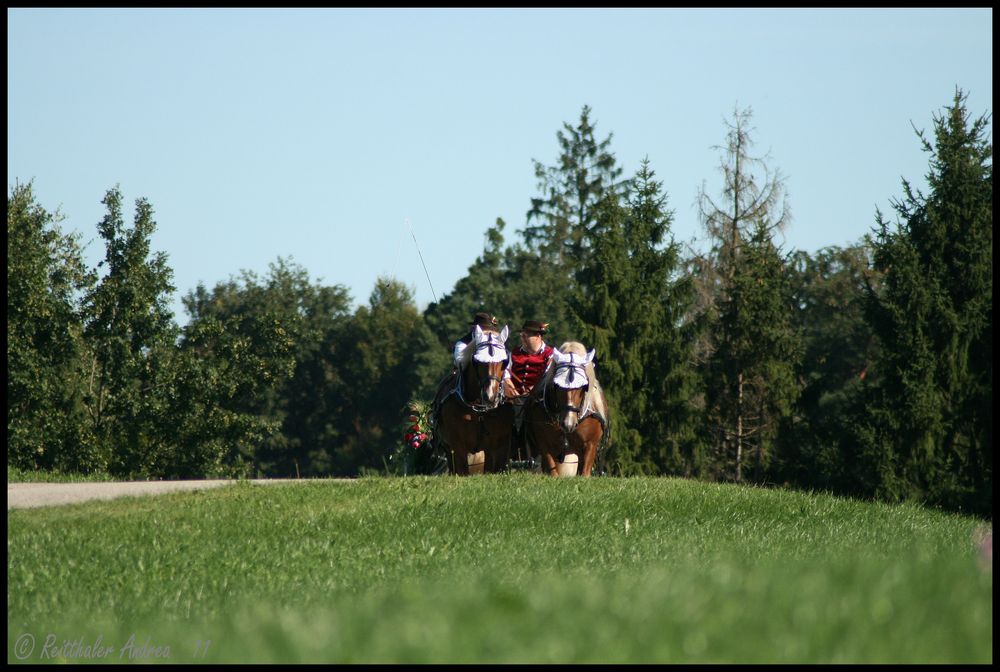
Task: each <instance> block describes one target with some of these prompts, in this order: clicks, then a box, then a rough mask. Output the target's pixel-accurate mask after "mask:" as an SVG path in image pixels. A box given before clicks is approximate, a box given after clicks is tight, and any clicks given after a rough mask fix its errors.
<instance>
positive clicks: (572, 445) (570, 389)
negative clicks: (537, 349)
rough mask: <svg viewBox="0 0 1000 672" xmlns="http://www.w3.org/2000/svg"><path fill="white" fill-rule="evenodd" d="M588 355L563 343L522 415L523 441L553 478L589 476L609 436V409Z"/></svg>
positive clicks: (574, 345) (579, 346) (573, 343)
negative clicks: (523, 422)
mask: <svg viewBox="0 0 1000 672" xmlns="http://www.w3.org/2000/svg"><path fill="white" fill-rule="evenodd" d="M593 360H594V351H593V350H591V351H590V352H589V353H588V352H587V350H586V348H584V347H583V345H582V344H581V343H577V342H576V341H569V342H567V343H563V344H562V345H561V346H559V349H558V350H556V351H555V352H554V353H553V354H552V362H551V363H550V364H549V368H548V369H547V370H546V371H545V374H544V375H543V376H542V379H541V380H540V381H539V383H538V386H537V387H536V388H535V389H534V390H533V392H532V397H533V400H532V403H530V405H529V406H528V408H527V409H526V411H525V423H526V430H527V431H526V434H527V438H528V441H529V442H530V444H531V445H532V446H533V449H534V451H537V452H538V453H539V454H540V455H541V458H542V471H547V472H548V473H549V474H551V475H553V476H576V475H577V473H580V474H581V475H583V476H584V477H588V476H590V472H591V471H592V470H593V468H594V462H595V461H596V458H597V453H598V450H599V449H602V448H603V447H604V445H605V444H606V443H607V438H608V437H609V435H610V434H609V431H608V422H609V419H610V418H609V411H608V404H607V400H606V399H605V398H604V391H603V390H602V389H601V385H600V383H598V382H597V377H596V376H595V375H594V364H593Z"/></svg>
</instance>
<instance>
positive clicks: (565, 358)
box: [542, 341, 608, 420]
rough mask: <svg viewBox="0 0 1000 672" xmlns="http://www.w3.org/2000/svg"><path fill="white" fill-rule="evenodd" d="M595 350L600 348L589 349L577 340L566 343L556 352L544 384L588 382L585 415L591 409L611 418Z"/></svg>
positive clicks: (563, 385) (564, 385) (569, 387)
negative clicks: (596, 363)
mask: <svg viewBox="0 0 1000 672" xmlns="http://www.w3.org/2000/svg"><path fill="white" fill-rule="evenodd" d="M595 353H596V350H591V351H590V352H587V348H585V347H584V345H583V343H578V342H577V341H567V342H566V343H563V344H562V345H560V346H559V349H558V350H555V351H554V352H553V353H552V363H551V364H549V367H548V369H547V370H546V371H545V377H544V378H543V380H542V385H543V386H547V385H548V384H549V383H552V384H554V385H557V386H558V387H561V388H563V389H564V390H572V389H577V388H580V387H584V386H587V392H586V394H585V395H584V399H583V404H582V407H583V409H584V411H583V413H581V417H583V416H584V415H586V413H587V410H588V409H589V410H592V411H593V412H594V413H596V414H598V415H600V416H601V417H602V418H604V419H605V420H607V417H608V406H607V403H606V402H605V400H604V390H602V389H601V384H600V383H599V382H597V376H596V375H595V373H594V354H595Z"/></svg>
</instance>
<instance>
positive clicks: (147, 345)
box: [83, 187, 177, 475]
mask: <svg viewBox="0 0 1000 672" xmlns="http://www.w3.org/2000/svg"><path fill="white" fill-rule="evenodd" d="M102 203H104V204H105V206H107V209H108V211H107V214H106V215H105V217H104V219H103V220H102V221H101V222H100V223H99V224H98V227H97V228H98V232H99V233H100V235H101V238H102V239H103V240H104V245H105V257H104V261H102V262H101V263H100V264H98V267H99V268H100V267H104V271H105V273H106V275H104V277H102V278H101V279H100V280H99V281H98V283H97V284H96V285H95V286H94V287H93V288H92V289H91V290H90V291H89V292H87V294H86V296H85V297H84V300H83V314H84V337H85V339H86V341H87V345H88V353H87V354H88V359H89V361H88V362H87V364H88V366H89V369H90V371H89V374H90V376H89V381H88V385H87V390H86V396H85V400H86V405H87V412H88V420H89V431H90V433H91V434H92V435H93V442H94V446H93V452H94V454H96V455H97V456H99V460H100V461H99V466H100V467H102V468H105V469H106V470H107V471H109V472H111V473H112V474H116V475H123V474H147V473H149V472H150V469H151V468H152V465H153V463H154V462H155V460H156V455H157V453H159V452H161V451H162V450H163V449H164V441H167V440H169V439H168V436H169V429H168V428H167V427H166V426H164V425H162V424H161V423H160V422H158V420H159V419H161V418H162V405H161V403H162V401H163V400H162V399H161V398H159V397H158V396H157V395H156V391H157V390H158V378H159V376H160V374H161V373H162V368H161V367H162V359H163V358H165V357H167V356H168V355H167V354H166V353H167V351H168V350H169V349H170V348H172V347H173V344H174V340H175V339H176V337H177V327H176V325H175V324H174V323H173V321H172V317H173V316H172V314H171V313H170V311H169V310H168V309H167V302H168V300H169V297H170V293H171V292H173V290H174V287H173V286H172V285H171V281H172V276H173V272H172V271H171V270H170V269H169V268H168V267H167V263H166V255H165V254H163V253H158V254H156V255H154V256H153V257H152V258H149V257H150V237H151V236H152V234H153V231H155V229H156V223H155V222H154V221H153V209H152V207H151V206H150V205H149V203H148V202H147V201H146V200H145V199H142V198H140V199H138V200H137V201H136V212H135V219H134V225H133V227H132V228H131V229H128V228H126V227H125V226H124V223H123V214H122V205H121V192H120V190H119V189H118V188H117V187H116V188H114V189H111V190H109V191H108V192H107V193H106V194H105V197H104V200H103V201H102Z"/></svg>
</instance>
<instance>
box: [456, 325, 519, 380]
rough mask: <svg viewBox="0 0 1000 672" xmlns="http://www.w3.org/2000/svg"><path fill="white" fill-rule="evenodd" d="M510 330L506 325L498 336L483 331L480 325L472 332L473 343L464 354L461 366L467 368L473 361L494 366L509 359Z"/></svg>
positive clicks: (494, 333)
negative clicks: (508, 340) (507, 343)
mask: <svg viewBox="0 0 1000 672" xmlns="http://www.w3.org/2000/svg"><path fill="white" fill-rule="evenodd" d="M509 333H510V328H509V327H508V326H507V325H504V327H503V330H502V331H501V332H500V333H499V334H497V332H495V331H483V329H482V327H480V326H479V325H478V324H477V325H476V328H475V329H474V330H473V331H472V342H470V343H469V347H467V348H466V349H465V351H464V352H462V358H461V365H462V368H463V369H464V368H465V365H466V364H468V363H469V362H470V361H471V360H472V359H475V360H476V361H477V362H482V363H483V364H493V363H495V362H502V361H504V360H506V359H507V346H505V345H504V343H506V342H507V335H508V334H509Z"/></svg>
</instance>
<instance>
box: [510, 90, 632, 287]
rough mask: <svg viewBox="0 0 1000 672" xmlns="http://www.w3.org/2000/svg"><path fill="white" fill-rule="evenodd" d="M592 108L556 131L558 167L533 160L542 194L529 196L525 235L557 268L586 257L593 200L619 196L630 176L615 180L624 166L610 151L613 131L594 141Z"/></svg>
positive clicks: (622, 193) (625, 189)
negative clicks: (605, 136)
mask: <svg viewBox="0 0 1000 672" xmlns="http://www.w3.org/2000/svg"><path fill="white" fill-rule="evenodd" d="M590 112H591V110H590V107H589V106H587V105H584V106H583V110H582V111H581V113H580V121H579V123H578V124H577V125H576V126H571V125H570V124H568V123H563V130H565V132H566V133H565V134H563V131H558V132H557V133H556V137H557V138H558V140H559V147H560V150H561V152H560V155H559V162H558V164H557V165H555V166H545V165H543V164H542V163H541V162H539V161H534V164H535V177H536V178H538V188H539V189H540V190H541V192H542V193H541V196H539V197H537V198H532V199H531V209H530V210H528V213H527V220H528V221H527V226H526V227H525V229H524V239H525V243H526V244H527V246H528V248H529V249H531V250H533V251H536V252H537V253H538V254H539V255H540V256H541V257H542V258H543V259H544V261H545V262H546V263H551V264H554V265H556V266H557V267H558V268H561V269H566V268H568V267H569V266H570V265H572V264H576V263H579V262H581V261H582V262H585V261H586V260H587V258H588V256H589V253H590V250H589V246H588V244H587V241H586V239H585V236H586V233H587V231H588V230H589V229H590V228H591V227H592V226H593V225H594V222H595V214H596V212H595V208H596V206H597V203H598V202H600V201H601V199H602V198H604V196H605V195H607V194H614V195H617V196H623V195H624V194H625V193H627V191H628V187H629V181H628V180H620V179H619V178H620V177H621V174H622V172H623V168H622V167H620V166H619V165H618V162H617V160H616V159H615V156H614V154H612V153H611V152H610V150H609V147H610V146H611V138H612V136H613V135H614V134H613V133H609V134H608V137H607V138H605V139H604V140H602V141H600V142H598V141H597V139H596V138H595V137H594V131H595V125H594V124H593V123H592V122H591V120H590ZM533 221H534V222H537V223H534V224H533V223H532V222H533Z"/></svg>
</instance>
